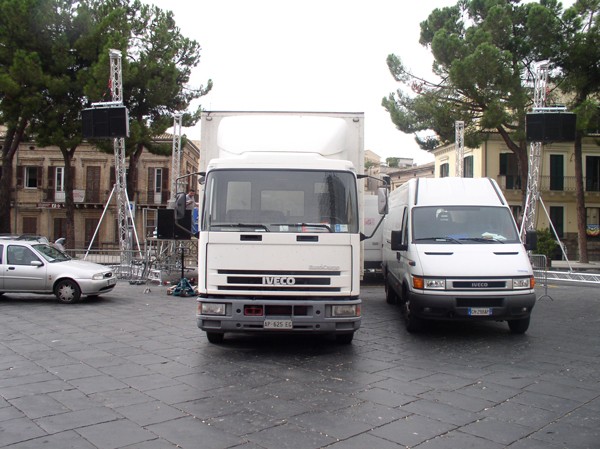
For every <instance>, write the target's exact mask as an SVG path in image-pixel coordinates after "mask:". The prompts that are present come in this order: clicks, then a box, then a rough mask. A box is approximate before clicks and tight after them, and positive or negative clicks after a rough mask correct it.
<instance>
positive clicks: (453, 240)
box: [415, 236, 464, 245]
mask: <svg viewBox="0 0 600 449" xmlns="http://www.w3.org/2000/svg"><path fill="white" fill-rule="evenodd" d="M421 240H443V241H445V242H452V243H458V244H459V245H462V243H461V242H460V241H458V240H456V239H455V238H453V237H448V236H446V237H420V238H418V239H415V242H418V241H421ZM461 240H464V239H461Z"/></svg>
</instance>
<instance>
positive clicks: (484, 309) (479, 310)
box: [469, 307, 492, 316]
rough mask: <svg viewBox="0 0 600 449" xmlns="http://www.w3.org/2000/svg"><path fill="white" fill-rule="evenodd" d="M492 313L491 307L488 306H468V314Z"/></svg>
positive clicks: (486, 314)
mask: <svg viewBox="0 0 600 449" xmlns="http://www.w3.org/2000/svg"><path fill="white" fill-rule="evenodd" d="M491 314H492V309H490V308H489V307H470V308H469V315H471V316H490V315H491Z"/></svg>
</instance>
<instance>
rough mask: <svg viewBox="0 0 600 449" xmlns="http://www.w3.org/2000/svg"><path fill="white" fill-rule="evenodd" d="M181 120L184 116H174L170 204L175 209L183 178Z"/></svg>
mask: <svg viewBox="0 0 600 449" xmlns="http://www.w3.org/2000/svg"><path fill="white" fill-rule="evenodd" d="M181 118H182V114H175V115H173V151H172V152H171V196H170V200H171V201H170V202H171V204H172V205H173V207H175V201H176V200H177V192H178V191H180V189H179V187H180V183H181V181H180V179H179V178H180V176H181V133H182V128H181Z"/></svg>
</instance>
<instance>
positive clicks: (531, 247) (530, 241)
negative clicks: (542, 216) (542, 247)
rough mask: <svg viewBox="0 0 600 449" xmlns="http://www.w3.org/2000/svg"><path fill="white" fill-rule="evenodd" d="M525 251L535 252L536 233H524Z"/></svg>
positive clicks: (533, 231) (532, 231)
mask: <svg viewBox="0 0 600 449" xmlns="http://www.w3.org/2000/svg"><path fill="white" fill-rule="evenodd" d="M525 249H526V250H527V251H535V250H536V249H537V231H535V230H531V231H526V232H525Z"/></svg>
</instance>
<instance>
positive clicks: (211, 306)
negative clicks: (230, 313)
mask: <svg viewBox="0 0 600 449" xmlns="http://www.w3.org/2000/svg"><path fill="white" fill-rule="evenodd" d="M226 309H227V307H226V305H225V304H222V303H212V302H199V303H198V313H199V314H200V315H225V311H226Z"/></svg>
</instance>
